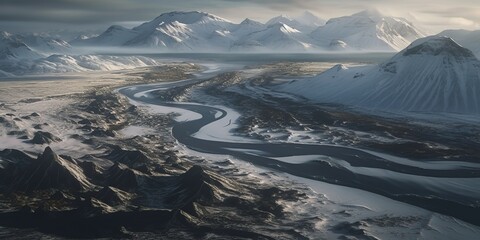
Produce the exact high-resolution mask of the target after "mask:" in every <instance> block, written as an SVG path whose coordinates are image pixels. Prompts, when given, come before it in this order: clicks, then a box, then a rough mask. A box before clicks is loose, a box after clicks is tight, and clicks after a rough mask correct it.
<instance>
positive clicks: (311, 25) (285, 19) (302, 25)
mask: <svg viewBox="0 0 480 240" xmlns="http://www.w3.org/2000/svg"><path fill="white" fill-rule="evenodd" d="M278 23H283V24H286V25H288V26H290V27H292V28H295V29H298V30H299V31H301V32H303V33H305V34H308V33H310V32H312V31H313V30H315V29H316V28H318V27H320V26H323V25H324V24H325V20H323V19H321V18H319V17H317V16H315V15H314V14H313V13H311V12H308V11H306V12H304V13H303V14H302V15H301V16H298V17H296V18H290V17H289V16H286V15H280V16H277V17H274V18H272V19H270V20H268V21H267V22H266V23H265V25H267V26H268V25H275V24H278Z"/></svg>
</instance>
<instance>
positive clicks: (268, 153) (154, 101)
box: [118, 73, 480, 226]
mask: <svg viewBox="0 0 480 240" xmlns="http://www.w3.org/2000/svg"><path fill="white" fill-rule="evenodd" d="M213 75H214V74H212V73H209V74H204V75H199V76H198V78H196V79H191V80H184V81H179V82H166V83H159V84H149V85H139V86H133V87H125V88H122V89H119V90H118V91H119V92H120V93H121V94H123V95H125V96H127V97H128V98H130V99H131V100H133V101H136V102H140V103H143V104H147V105H148V104H149V105H157V106H163V107H169V108H176V109H182V110H187V111H191V112H194V113H197V114H199V115H201V118H198V119H193V120H188V121H183V122H176V123H175V124H174V125H173V128H172V135H173V137H174V138H175V139H177V140H178V142H179V143H181V144H183V145H185V146H186V147H188V148H190V149H192V150H195V151H198V152H203V153H209V154H220V155H229V156H233V157H234V158H236V159H241V160H243V161H248V162H251V163H253V164H254V165H256V166H261V167H266V168H269V169H272V170H275V171H279V172H285V173H288V174H291V175H295V176H298V177H303V178H308V179H313V180H317V181H323V182H328V183H333V184H337V185H343V186H348V187H353V188H358V189H362V190H366V191H369V192H373V193H377V194H380V195H384V196H386V197H389V198H392V199H395V200H399V201H402V202H406V203H409V204H413V205H416V206H419V207H422V208H425V209H428V210H432V211H436V212H439V213H442V214H446V215H450V216H454V217H457V218H459V219H462V220H464V221H467V222H470V223H473V224H475V225H478V226H480V219H479V218H478V216H480V207H479V206H478V205H475V203H476V201H478V199H479V198H480V196H478V194H479V193H478V191H477V193H476V194H474V195H473V196H472V194H470V193H469V191H468V189H472V188H473V189H475V186H470V185H471V184H476V182H477V181H478V178H480V169H479V168H473V169H472V168H453V169H449V168H445V169H438V168H434V167H432V168H428V167H419V166H415V165H411V164H402V163H401V162H398V161H391V160H389V159H386V158H383V157H380V155H375V154H373V153H370V152H368V151H364V150H361V149H356V148H352V147H347V146H337V145H319V144H301V143H271V142H266V141H263V142H261V141H259V142H243V141H242V142H233V141H215V140H207V139H201V138H198V137H195V136H194V135H195V133H197V132H199V131H200V130H201V128H202V127H204V126H206V125H209V124H212V123H215V122H217V121H219V120H221V119H223V118H225V117H227V116H228V112H227V111H225V110H223V109H221V108H218V107H212V106H207V105H201V104H197V103H176V102H165V101H161V100H159V99H158V98H155V97H153V96H152V95H149V93H151V92H153V91H157V90H159V91H160V90H161V91H165V90H168V89H169V88H173V87H179V86H182V85H187V84H189V83H192V82H195V81H202V80H205V79H208V78H210V77H212V76H213ZM219 113H220V114H219ZM307 155H308V156H311V155H313V156H324V157H325V156H326V157H329V158H330V159H336V160H337V161H339V162H343V163H347V165H348V166H349V167H345V164H342V165H339V164H334V163H333V164H332V162H331V161H325V160H321V159H323V158H318V159H316V160H311V161H305V162H299V163H292V162H288V161H281V160H279V159H281V158H284V157H295V156H307ZM382 156H383V155H382ZM452 180H453V182H452ZM435 181H438V182H439V183H440V182H443V181H445V182H447V184H446V185H440V184H439V185H435ZM456 181H458V182H456ZM426 182H427V183H428V184H425V183H426ZM453 185H464V186H463V187H464V188H462V187H461V188H460V189H458V191H455V189H453V190H452V189H445V188H448V187H449V186H453ZM465 189H467V190H465ZM474 193H475V192H474ZM477 204H478V203H477Z"/></svg>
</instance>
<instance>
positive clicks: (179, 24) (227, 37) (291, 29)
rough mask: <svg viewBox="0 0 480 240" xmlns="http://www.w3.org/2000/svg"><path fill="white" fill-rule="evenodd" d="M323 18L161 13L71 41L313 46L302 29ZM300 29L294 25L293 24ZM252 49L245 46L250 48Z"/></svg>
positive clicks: (202, 47)
mask: <svg viewBox="0 0 480 240" xmlns="http://www.w3.org/2000/svg"><path fill="white" fill-rule="evenodd" d="M322 23H323V20H321V19H320V18H318V17H316V16H314V15H313V14H311V13H308V12H306V13H305V14H304V15H302V16H300V17H299V18H298V19H288V18H286V17H285V18H284V17H278V18H274V19H272V20H271V21H269V22H268V23H267V24H262V23H260V22H256V21H253V20H250V19H248V18H247V19H245V20H244V21H243V22H241V23H240V24H234V23H232V22H230V21H228V20H226V19H223V18H221V17H217V16H215V15H212V14H209V13H204V12H197V11H194V12H171V13H164V14H162V15H160V16H159V17H157V18H155V19H154V20H152V21H150V22H146V23H143V24H141V25H139V26H137V27H134V28H132V29H127V28H124V27H121V26H112V27H110V28H109V29H107V30H106V31H105V32H104V33H102V34H100V35H99V36H97V37H92V38H77V39H75V40H74V41H72V42H71V44H73V45H77V46H78V45H80V46H81V45H87V46H123V47H141V48H160V49H163V50H165V51H230V50H232V49H233V50H239V49H241V50H258V49H260V48H261V49H263V50H280V51H284V50H285V51H292V50H301V51H304V50H305V49H310V48H312V43H311V42H312V41H311V40H310V37H309V36H308V35H307V34H305V33H304V32H302V30H301V29H309V31H311V30H312V29H315V28H317V27H318V26H319V25H320V24H322ZM292 25H295V26H298V27H300V28H301V29H296V28H295V26H292ZM250 47H251V49H248V48H250Z"/></svg>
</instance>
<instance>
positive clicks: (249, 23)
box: [240, 18, 262, 25]
mask: <svg viewBox="0 0 480 240" xmlns="http://www.w3.org/2000/svg"><path fill="white" fill-rule="evenodd" d="M240 24H241V25H262V23H261V22H257V21H255V20H252V19H250V18H245V20H243V21H242V22H241V23H240Z"/></svg>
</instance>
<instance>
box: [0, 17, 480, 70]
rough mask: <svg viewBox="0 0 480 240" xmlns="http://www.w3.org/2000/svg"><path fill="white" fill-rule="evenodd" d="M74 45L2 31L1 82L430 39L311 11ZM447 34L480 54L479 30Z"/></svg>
mask: <svg viewBox="0 0 480 240" xmlns="http://www.w3.org/2000/svg"><path fill="white" fill-rule="evenodd" d="M87 35H88V36H85V35H82V36H79V37H77V38H75V39H74V40H72V41H70V42H66V41H64V40H61V39H58V38H55V37H50V36H48V35H46V34H11V33H8V32H0V77H10V76H12V74H13V75H24V74H41V73H52V72H54V73H59V72H71V71H88V70H112V69H119V68H121V67H136V66H145V65H149V64H151V63H155V60H153V59H148V58H136V57H130V59H121V58H119V57H107V56H99V57H97V56H93V55H92V51H95V50H96V49H108V48H114V50H120V51H122V49H123V50H125V51H126V52H131V51H135V50H146V51H152V52H233V53H235V52H239V53H249V52H250V53H258V52H268V53H282V52H283V53H291V52H294V53H305V52H309V53H316V52H338V51H342V52H359V51H363V52H398V51H400V50H402V49H404V48H405V47H407V46H408V45H409V44H411V43H412V42H413V41H415V40H417V39H420V38H423V37H425V34H424V33H423V32H422V31H421V30H419V29H418V28H417V27H415V26H414V24H412V23H411V22H409V21H407V20H406V19H405V18H401V17H391V16H386V15H384V14H382V13H381V12H379V11H377V10H365V11H362V12H359V13H356V14H353V15H350V16H343V17H338V18H332V19H330V20H328V21H325V20H323V19H321V18H319V17H317V16H315V15H314V14H312V13H310V12H305V13H304V14H302V15H300V16H297V17H288V16H284V15H281V16H278V17H274V18H272V19H270V20H269V21H267V22H266V23H261V22H258V21H254V20H251V19H248V18H247V19H245V20H244V21H242V22H241V23H238V24H237V23H233V22H231V21H229V20H227V19H224V18H221V17H218V16H215V15H212V14H209V13H205V12H199V11H191V12H169V13H164V14H161V15H160V16H158V17H157V18H155V19H153V20H152V21H149V22H145V23H143V24H140V25H138V26H136V27H133V28H125V27H122V26H118V25H114V26H111V27H109V28H108V29H107V30H106V31H104V32H103V33H101V34H99V35H94V34H87ZM438 36H448V37H451V38H452V39H453V40H455V41H456V42H457V43H459V44H460V45H462V46H464V47H466V48H469V49H470V50H472V51H473V52H474V54H476V55H477V56H480V31H466V30H447V31H444V32H442V33H440V34H439V35H438Z"/></svg>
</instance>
